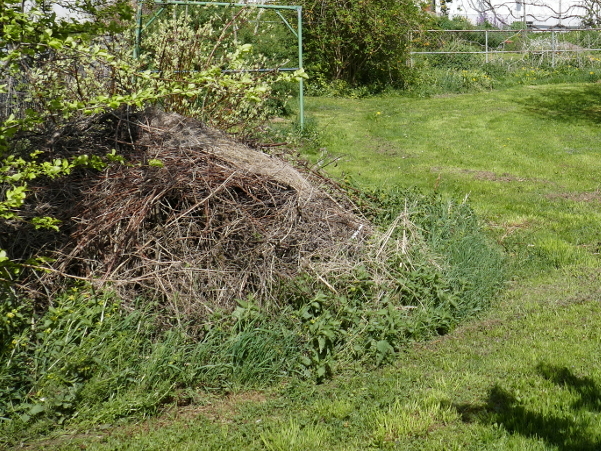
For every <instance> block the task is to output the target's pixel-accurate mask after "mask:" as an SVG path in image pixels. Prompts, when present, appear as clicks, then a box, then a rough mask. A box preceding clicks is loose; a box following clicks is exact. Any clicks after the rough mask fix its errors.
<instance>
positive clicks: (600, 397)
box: [536, 363, 601, 412]
mask: <svg viewBox="0 0 601 451" xmlns="http://www.w3.org/2000/svg"><path fill="white" fill-rule="evenodd" d="M536 369H537V370H538V372H539V374H540V375H541V376H543V377H544V378H545V379H547V380H549V381H551V382H553V383H555V384H557V385H560V386H562V387H565V388H567V389H569V390H572V391H574V392H576V393H578V394H579V395H580V399H579V400H578V401H577V402H575V403H574V404H573V405H572V408H574V409H578V410H583V409H586V410H588V411H590V412H601V388H600V387H599V386H598V385H597V383H596V382H595V381H594V380H593V379H592V378H590V377H578V376H575V375H574V374H572V372H571V371H570V370H569V369H568V368H567V367H565V366H563V367H560V366H555V365H549V364H546V363H541V364H539V365H538V366H537V367H536Z"/></svg>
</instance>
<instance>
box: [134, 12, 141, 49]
mask: <svg viewBox="0 0 601 451" xmlns="http://www.w3.org/2000/svg"><path fill="white" fill-rule="evenodd" d="M141 40H142V2H141V1H138V11H137V12H136V42H135V44H134V58H135V59H138V58H139V57H140V42H141Z"/></svg>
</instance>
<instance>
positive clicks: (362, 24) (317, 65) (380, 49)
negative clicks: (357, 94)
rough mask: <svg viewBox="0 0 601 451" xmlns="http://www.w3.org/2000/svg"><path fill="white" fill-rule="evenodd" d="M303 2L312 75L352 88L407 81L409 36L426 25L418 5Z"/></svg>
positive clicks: (375, 0)
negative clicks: (320, 75)
mask: <svg viewBox="0 0 601 451" xmlns="http://www.w3.org/2000/svg"><path fill="white" fill-rule="evenodd" d="M300 4H301V5H302V6H303V13H304V24H305V26H304V29H305V31H304V36H305V49H306V53H307V61H310V66H309V69H310V72H311V74H323V76H325V78H326V80H328V81H332V80H343V81H345V82H347V83H348V84H350V85H351V86H353V87H354V86H357V85H378V86H382V85H393V86H397V87H402V86H404V85H406V84H407V83H408V81H409V80H410V78H411V73H410V69H409V68H408V66H407V60H408V51H409V42H408V41H409V38H408V36H409V32H410V31H411V30H415V29H418V28H420V26H421V25H422V24H424V23H425V22H426V21H427V15H426V14H425V13H423V12H422V11H421V10H420V8H419V7H418V6H417V5H416V4H415V3H414V2H410V1H400V2H399V1H391V0H361V1H358V2H353V1H347V0H303V1H301V2H300Z"/></svg>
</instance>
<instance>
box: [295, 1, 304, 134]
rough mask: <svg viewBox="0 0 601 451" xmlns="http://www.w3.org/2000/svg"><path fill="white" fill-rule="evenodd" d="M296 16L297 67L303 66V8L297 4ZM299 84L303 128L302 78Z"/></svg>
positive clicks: (301, 124) (301, 125) (302, 126)
mask: <svg viewBox="0 0 601 451" xmlns="http://www.w3.org/2000/svg"><path fill="white" fill-rule="evenodd" d="M296 12H297V18H298V25H297V29H298V33H297V34H298V67H299V69H302V68H303V8H302V6H299V7H298V8H297V9H296ZM298 84H299V93H298V103H299V114H300V128H301V130H304V128H305V96H304V92H303V87H304V86H303V78H301V79H300V81H299V82H298Z"/></svg>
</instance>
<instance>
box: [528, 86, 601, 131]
mask: <svg viewBox="0 0 601 451" xmlns="http://www.w3.org/2000/svg"><path fill="white" fill-rule="evenodd" d="M517 102H518V103H520V104H522V105H524V107H525V109H526V110H527V111H529V112H530V113H533V114H534V115H537V116H542V117H544V118H546V119H553V120H556V121H560V122H565V123H570V124H576V123H592V124H601V86H597V85H595V86H578V87H574V86H570V87H557V86H552V87H549V88H542V89H537V90H536V92H535V93H534V94H533V95H530V96H528V97H525V98H523V99H519V100H517Z"/></svg>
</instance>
